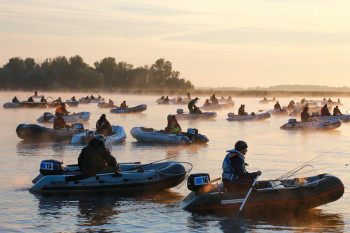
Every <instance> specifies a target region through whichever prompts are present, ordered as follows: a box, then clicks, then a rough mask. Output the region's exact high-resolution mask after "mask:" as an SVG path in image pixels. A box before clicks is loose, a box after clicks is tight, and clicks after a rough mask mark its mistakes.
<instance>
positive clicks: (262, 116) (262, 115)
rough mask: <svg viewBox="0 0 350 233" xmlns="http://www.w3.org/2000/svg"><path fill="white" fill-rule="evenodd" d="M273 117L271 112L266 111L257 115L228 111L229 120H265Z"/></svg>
mask: <svg viewBox="0 0 350 233" xmlns="http://www.w3.org/2000/svg"><path fill="white" fill-rule="evenodd" d="M270 117H271V113H269V112H264V113H260V114H255V115H244V116H240V115H234V114H233V113H228V118H227V119H226V120H228V121H252V120H265V119H267V118H270Z"/></svg>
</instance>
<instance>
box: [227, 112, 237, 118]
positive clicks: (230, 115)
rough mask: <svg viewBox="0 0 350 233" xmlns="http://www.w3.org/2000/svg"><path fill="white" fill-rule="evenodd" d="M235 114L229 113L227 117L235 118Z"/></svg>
mask: <svg viewBox="0 0 350 233" xmlns="http://www.w3.org/2000/svg"><path fill="white" fill-rule="evenodd" d="M234 115H235V114H234V113H233V112H229V113H227V116H228V117H233V116H234Z"/></svg>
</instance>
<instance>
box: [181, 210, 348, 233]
mask: <svg viewBox="0 0 350 233" xmlns="http://www.w3.org/2000/svg"><path fill="white" fill-rule="evenodd" d="M213 221H218V223H219V228H220V230H221V231H222V232H227V233H228V232H235V233H236V232H238V233H243V232H254V231H255V230H259V231H262V232H264V231H266V232H271V231H272V232H274V231H284V232H345V223H344V219H343V216H342V215H341V214H333V213H327V212H325V211H323V210H321V209H312V210H309V211H303V212H293V213H286V212H284V213H280V212H278V213H275V214H273V215H266V214H264V213H259V214H255V215H249V216H245V215H239V216H238V214H227V215H225V214H216V215H210V214H195V213H192V215H191V216H190V217H189V219H188V221H187V223H188V227H189V228H192V229H201V228H203V230H204V229H205V228H206V226H208V225H210V222H213Z"/></svg>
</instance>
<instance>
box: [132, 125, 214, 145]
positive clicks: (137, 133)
mask: <svg viewBox="0 0 350 233" xmlns="http://www.w3.org/2000/svg"><path fill="white" fill-rule="evenodd" d="M130 133H131V135H132V136H133V137H134V138H135V139H136V140H137V141H139V142H150V143H164V144H203V143H207V142H208V141H209V139H208V138H207V137H206V136H205V135H202V134H198V130H197V129H188V130H187V132H186V133H181V134H169V133H166V132H165V131H164V130H154V129H152V128H145V127H134V128H132V129H131V130H130Z"/></svg>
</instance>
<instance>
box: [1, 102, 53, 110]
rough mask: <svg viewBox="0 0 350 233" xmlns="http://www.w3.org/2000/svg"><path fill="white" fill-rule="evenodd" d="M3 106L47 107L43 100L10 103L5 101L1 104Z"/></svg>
mask: <svg viewBox="0 0 350 233" xmlns="http://www.w3.org/2000/svg"><path fill="white" fill-rule="evenodd" d="M3 107H4V108H47V104H46V103H45V102H27V101H23V102H19V103H12V102H7V103H4V104H3Z"/></svg>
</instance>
